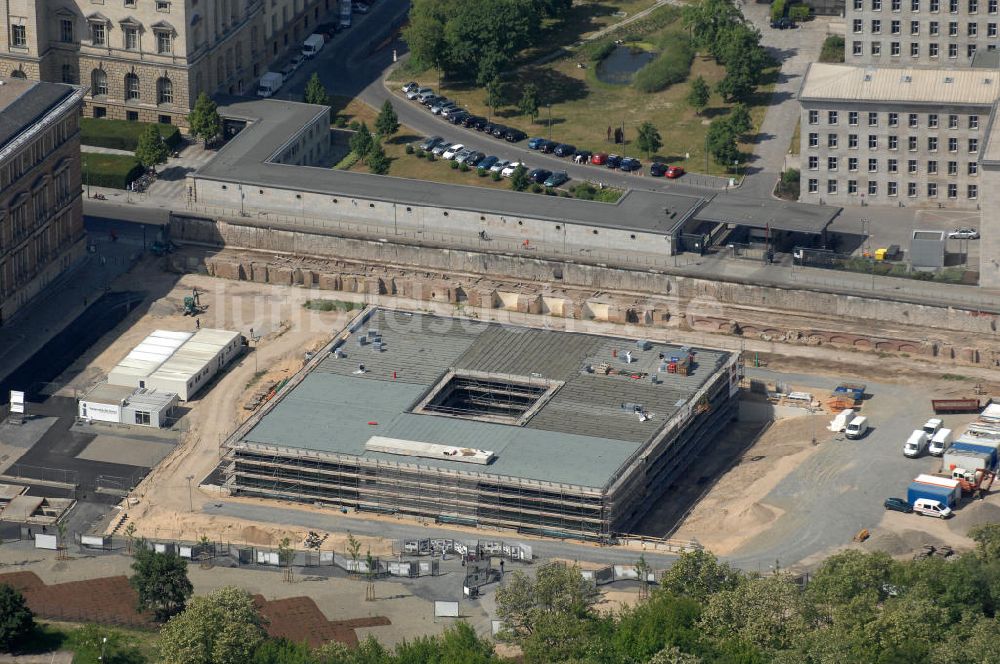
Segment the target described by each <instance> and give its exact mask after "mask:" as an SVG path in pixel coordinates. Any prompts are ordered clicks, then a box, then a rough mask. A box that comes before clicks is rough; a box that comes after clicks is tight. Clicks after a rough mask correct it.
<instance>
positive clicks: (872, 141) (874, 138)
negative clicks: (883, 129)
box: [868, 134, 878, 150]
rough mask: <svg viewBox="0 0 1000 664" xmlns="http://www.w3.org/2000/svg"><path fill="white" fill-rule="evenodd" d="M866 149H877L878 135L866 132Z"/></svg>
mask: <svg viewBox="0 0 1000 664" xmlns="http://www.w3.org/2000/svg"><path fill="white" fill-rule="evenodd" d="M868 149H869V150H878V135H876V134H868Z"/></svg>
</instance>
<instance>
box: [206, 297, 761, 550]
mask: <svg viewBox="0 0 1000 664" xmlns="http://www.w3.org/2000/svg"><path fill="white" fill-rule="evenodd" d="M741 377H742V365H741V363H740V355H739V354H738V353H729V352H723V351H718V350H711V349H707V348H691V347H686V346H679V345H673V344H666V343H662V342H656V343H654V342H651V341H647V340H642V339H640V340H636V339H625V338H620V337H619V338H615V337H602V336H597V335H592V334H578V333H570V332H559V331H551V330H539V329H530V328H525V327H518V326H510V325H500V324H496V323H481V322H476V321H470V320H467V319H458V318H448V317H444V316H434V315H429V314H420V313H408V312H400V311H393V310H386V309H381V308H368V309H366V310H364V311H363V312H362V313H361V314H359V315H358V316H357V317H356V318H355V319H354V320H352V321H351V323H350V324H349V325H348V327H347V329H346V330H344V331H343V332H342V333H341V334H338V335H337V336H336V337H335V338H334V339H333V340H332V341H331V342H330V343H329V344H327V346H326V347H324V348H323V349H322V350H320V351H319V352H318V353H316V354H315V355H314V356H313V357H312V359H311V360H310V361H309V362H308V363H307V364H306V366H305V367H303V369H302V370H300V371H299V372H298V373H297V374H296V375H295V376H294V377H293V378H292V379H291V380H290V381H289V383H288V384H287V385H286V386H285V387H284V388H283V389H282V390H281V392H280V394H279V395H278V396H277V397H276V398H274V399H272V400H270V401H269V402H268V403H267V404H265V405H264V406H263V407H262V408H261V409H260V410H259V411H258V412H257V413H255V414H254V415H253V416H251V417H250V418H249V419H248V420H247V421H246V422H245V423H244V424H243V425H241V426H240V427H239V428H238V429H237V430H236V432H235V433H234V434H233V435H232V436H230V438H229V439H228V440H227V441H226V443H225V448H226V456H225V458H224V459H223V462H222V464H221V466H220V469H221V471H222V472H221V475H222V476H223V477H224V485H223V488H224V489H225V490H226V491H228V492H229V493H230V494H232V495H238V496H256V497H265V498H278V499H283V500H292V501H299V502H307V503H314V504H319V505H323V506H330V507H338V508H340V507H350V508H353V509H356V510H358V511H360V512H374V513H379V514H399V515H411V516H418V517H423V518H431V519H434V520H436V521H437V522H438V523H444V524H456V525H465V526H489V527H497V528H504V529H510V530H516V531H517V532H519V533H526V534H536V535H543V536H552V537H561V538H573V539H583V540H594V541H601V542H608V541H612V540H614V538H615V536H616V535H618V534H623V533H628V532H629V529H630V528H631V527H633V526H634V524H635V523H636V522H637V521H638V520H639V519H641V517H642V516H643V515H644V513H645V511H646V510H647V509H648V508H649V507H650V506H651V505H653V504H655V503H656V502H657V501H658V500H659V498H660V496H661V495H662V494H663V493H664V491H665V489H666V488H667V487H668V486H670V485H671V484H672V483H673V482H675V481H676V480H677V479H678V477H679V476H680V475H681V474H682V473H683V472H684V470H685V468H686V466H687V464H688V463H689V462H690V460H691V459H692V458H694V457H695V456H696V455H697V454H698V453H699V452H701V451H702V450H703V449H705V448H706V447H707V446H710V445H711V444H712V443H713V441H714V440H715V439H716V438H717V437H718V434H719V432H720V430H722V429H723V427H725V426H726V425H727V424H728V423H729V422H730V421H732V420H733V419H735V417H736V400H735V398H734V397H735V395H736V394H737V393H738V391H739V383H740V380H741Z"/></svg>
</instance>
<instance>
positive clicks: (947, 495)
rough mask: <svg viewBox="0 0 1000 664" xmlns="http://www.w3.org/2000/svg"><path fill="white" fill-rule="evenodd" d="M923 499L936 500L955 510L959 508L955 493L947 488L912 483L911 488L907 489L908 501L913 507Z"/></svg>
mask: <svg viewBox="0 0 1000 664" xmlns="http://www.w3.org/2000/svg"><path fill="white" fill-rule="evenodd" d="M921 498H927V499H929V500H936V501H938V502H939V503H941V504H942V505H947V506H948V507H950V508H952V509H955V508H956V507H958V500H956V498H955V492H954V490H952V489H949V488H948V487H945V486H935V485H933V484H921V483H920V482H911V483H910V486H909V487H907V489H906V500H908V501H909V503H910V504H911V505H912V504H913V503H915V502H917V501H918V500H920V499H921Z"/></svg>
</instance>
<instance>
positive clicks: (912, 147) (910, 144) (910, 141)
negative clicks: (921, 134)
mask: <svg viewBox="0 0 1000 664" xmlns="http://www.w3.org/2000/svg"><path fill="white" fill-rule="evenodd" d="M906 142H907V146H906V147H907V149H908V150H909V151H910V152H916V151H917V137H916V136H907V138H906Z"/></svg>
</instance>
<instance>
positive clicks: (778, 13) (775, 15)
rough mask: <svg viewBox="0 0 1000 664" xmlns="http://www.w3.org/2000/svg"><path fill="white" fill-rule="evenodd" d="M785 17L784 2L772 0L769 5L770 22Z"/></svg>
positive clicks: (783, 0) (782, 0)
mask: <svg viewBox="0 0 1000 664" xmlns="http://www.w3.org/2000/svg"><path fill="white" fill-rule="evenodd" d="M784 16H785V0H774V2H772V3H771V20H772V21H777V20H778V19H779V18H783V17H784Z"/></svg>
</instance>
